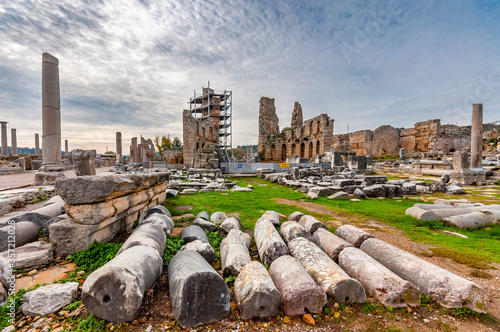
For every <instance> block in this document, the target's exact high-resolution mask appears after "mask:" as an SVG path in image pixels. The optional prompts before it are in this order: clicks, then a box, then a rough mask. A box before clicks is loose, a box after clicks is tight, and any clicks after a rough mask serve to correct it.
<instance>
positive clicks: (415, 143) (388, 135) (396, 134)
mask: <svg viewBox="0 0 500 332" xmlns="http://www.w3.org/2000/svg"><path fill="white" fill-rule="evenodd" d="M333 142H334V143H333V150H334V151H345V150H346V149H345V147H346V146H348V147H349V150H351V151H356V152H357V154H358V155H383V154H396V153H398V152H399V149H400V148H404V149H406V152H407V153H412V152H426V153H430V154H436V155H439V154H442V155H446V154H447V153H453V152H455V151H467V150H470V128H469V127H458V126H455V125H441V120H439V119H434V120H428V121H422V122H417V123H416V124H415V127H414V128H407V129H398V128H394V127H391V126H388V125H384V126H380V127H378V128H377V129H375V130H374V131H371V130H361V131H357V132H354V133H350V134H349V136H348V138H346V135H345V134H344V135H335V136H334V137H333Z"/></svg>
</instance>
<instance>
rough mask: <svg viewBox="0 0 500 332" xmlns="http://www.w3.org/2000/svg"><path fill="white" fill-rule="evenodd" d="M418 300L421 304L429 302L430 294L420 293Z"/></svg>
mask: <svg viewBox="0 0 500 332" xmlns="http://www.w3.org/2000/svg"><path fill="white" fill-rule="evenodd" d="M420 302H421V303H422V304H429V303H431V297H430V296H426V295H424V294H420Z"/></svg>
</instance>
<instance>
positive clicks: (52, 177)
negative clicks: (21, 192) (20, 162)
mask: <svg viewBox="0 0 500 332" xmlns="http://www.w3.org/2000/svg"><path fill="white" fill-rule="evenodd" d="M65 179H66V175H64V173H63V172H41V171H38V172H36V173H35V186H48V185H54V184H55V183H56V182H57V180H59V181H61V180H65Z"/></svg>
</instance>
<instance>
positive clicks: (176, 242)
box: [163, 236, 184, 269]
mask: <svg viewBox="0 0 500 332" xmlns="http://www.w3.org/2000/svg"><path fill="white" fill-rule="evenodd" d="M183 245H184V241H183V240H181V239H180V237H179V236H169V237H168V238H167V244H166V246H165V252H164V253H163V269H166V268H167V267H168V264H170V261H171V260H172V258H174V256H175V254H176V253H177V252H178V251H179V250H180V249H181V248H182V246H183Z"/></svg>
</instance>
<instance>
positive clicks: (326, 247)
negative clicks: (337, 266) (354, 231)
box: [313, 228, 353, 261]
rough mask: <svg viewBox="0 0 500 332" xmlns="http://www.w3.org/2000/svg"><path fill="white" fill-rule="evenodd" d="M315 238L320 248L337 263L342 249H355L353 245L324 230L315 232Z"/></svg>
mask: <svg viewBox="0 0 500 332" xmlns="http://www.w3.org/2000/svg"><path fill="white" fill-rule="evenodd" d="M313 237H314V239H315V240H316V244H317V245H318V247H320V248H321V250H323V251H324V252H325V253H326V254H327V255H328V256H329V257H330V258H331V259H333V260H334V261H337V258H338V255H339V253H340V252H341V251H342V249H344V248H347V247H353V245H352V244H351V243H349V242H347V241H345V240H344V239H342V238H340V237H338V236H337V235H335V234H333V233H331V232H330V231H328V230H326V229H323V228H320V229H318V230H317V231H316V232H314V234H313Z"/></svg>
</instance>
